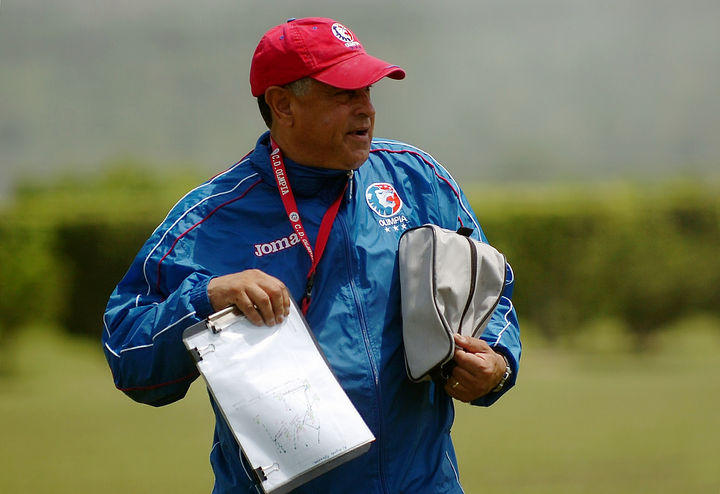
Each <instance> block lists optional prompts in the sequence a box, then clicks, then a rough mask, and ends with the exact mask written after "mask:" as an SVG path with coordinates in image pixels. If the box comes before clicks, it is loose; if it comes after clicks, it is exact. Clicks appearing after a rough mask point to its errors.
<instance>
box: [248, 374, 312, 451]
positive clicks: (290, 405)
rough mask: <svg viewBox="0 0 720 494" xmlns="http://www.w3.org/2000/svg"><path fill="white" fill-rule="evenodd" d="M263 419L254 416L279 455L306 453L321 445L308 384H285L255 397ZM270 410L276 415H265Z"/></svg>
mask: <svg viewBox="0 0 720 494" xmlns="http://www.w3.org/2000/svg"><path fill="white" fill-rule="evenodd" d="M258 400H262V401H264V403H263V405H264V406H263V407H262V409H264V410H265V411H266V412H265V414H263V415H259V414H258V415H256V416H255V423H256V424H257V425H258V426H260V427H262V429H263V430H264V431H265V434H267V436H268V438H269V439H270V440H271V441H272V443H273V445H274V446H275V449H276V450H277V452H278V453H279V454H294V453H298V452H300V451H303V450H305V451H307V450H308V449H312V448H313V447H317V445H319V444H320V421H319V419H318V417H317V414H316V412H315V410H314V408H313V405H314V404H315V403H316V402H317V401H318V397H317V395H316V394H315V393H314V392H313V389H312V387H311V386H310V383H309V382H308V381H307V380H296V381H292V382H288V383H285V384H284V385H282V386H278V387H277V388H274V389H272V390H270V391H268V392H267V393H266V394H265V395H264V396H262V397H258ZM268 410H272V411H273V412H275V413H272V414H268V413H267V411H268Z"/></svg>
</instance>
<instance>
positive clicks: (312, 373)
mask: <svg viewBox="0 0 720 494" xmlns="http://www.w3.org/2000/svg"><path fill="white" fill-rule="evenodd" d="M183 342H184V344H185V347H186V348H187V349H188V351H189V352H190V354H191V355H192V356H193V358H194V359H195V363H196V365H197V368H198V370H199V371H200V374H202V376H203V378H204V379H205V382H206V384H207V387H208V389H209V390H210V393H211V394H212V396H213V398H214V399H215V401H216V403H217V405H218V407H219V409H220V410H221V412H222V414H223V416H224V418H225V421H226V422H227V424H228V425H229V426H230V429H231V430H232V432H233V435H234V436H235V439H236V440H237V442H238V444H239V446H240V451H241V454H242V455H243V456H244V457H245V459H246V460H247V463H248V464H249V465H251V468H252V470H253V471H252V472H251V473H252V474H253V475H254V477H255V478H254V480H255V483H256V485H257V486H258V487H259V488H260V489H262V492H264V493H266V494H283V493H286V492H289V491H291V490H292V489H295V488H297V487H298V486H300V485H302V484H304V483H306V482H308V481H309V480H311V479H313V478H315V477H317V476H318V475H321V474H322V473H325V472H327V471H329V470H331V469H333V468H335V467H337V466H338V465H340V464H342V463H345V462H346V461H349V460H351V459H353V458H355V457H357V456H360V455H361V454H363V453H365V452H366V451H367V450H368V449H370V446H371V443H372V442H373V441H374V440H375V437H374V436H373V434H372V432H371V431H370V429H369V428H368V427H367V425H366V424H365V422H364V421H363V419H362V417H361V416H360V414H359V413H358V411H357V410H356V409H355V407H354V406H353V404H352V402H351V401H350V399H349V398H348V397H347V395H346V394H345V392H344V391H343V389H342V387H341V386H340V383H339V382H338V381H337V378H336V377H335V375H334V374H333V373H332V370H331V369H330V366H329V364H328V362H327V360H326V359H325V356H324V355H323V353H322V351H321V349H320V347H319V346H318V343H317V341H316V340H315V337H314V335H313V333H312V331H311V330H310V328H309V326H308V324H307V322H306V321H305V318H304V317H303V315H302V314H301V312H300V311H299V309H298V307H297V305H296V304H295V302H294V301H292V302H291V306H290V315H289V316H288V317H287V318H285V320H284V321H283V322H282V323H280V324H276V325H275V326H272V327H269V326H255V325H253V324H252V323H250V322H249V321H248V320H247V319H246V318H245V317H244V316H243V315H242V313H241V312H240V311H239V309H237V307H234V306H233V307H228V308H227V309H224V310H221V311H219V312H216V313H215V314H212V315H211V316H210V317H208V319H207V320H206V321H202V322H199V323H197V324H195V325H193V326H190V327H189V328H187V329H186V330H185V331H184V332H183Z"/></svg>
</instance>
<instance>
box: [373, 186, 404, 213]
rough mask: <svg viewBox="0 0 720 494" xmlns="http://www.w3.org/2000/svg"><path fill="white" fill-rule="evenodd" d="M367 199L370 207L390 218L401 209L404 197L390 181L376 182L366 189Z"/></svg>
mask: <svg viewBox="0 0 720 494" xmlns="http://www.w3.org/2000/svg"><path fill="white" fill-rule="evenodd" d="M365 200H366V201H367V204H368V206H370V209H372V210H373V211H375V213H377V214H378V215H380V216H382V217H383V218H389V217H390V216H393V215H395V214H397V213H398V211H400V208H402V205H403V203H402V199H400V196H399V195H398V193H397V192H396V191H395V187H393V186H392V185H390V184H388V183H374V184H371V185H370V186H368V188H367V189H366V190H365Z"/></svg>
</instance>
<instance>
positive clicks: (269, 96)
mask: <svg viewBox="0 0 720 494" xmlns="http://www.w3.org/2000/svg"><path fill="white" fill-rule="evenodd" d="M292 96H293V94H292V93H291V92H290V90H289V89H286V88H284V87H280V86H270V87H269V88H267V89H266V90H265V102H266V103H267V105H268V106H269V107H270V111H272V117H273V124H277V125H281V126H283V127H292V125H293V123H294V121H295V119H294V115H293V111H292V105H291V104H290V103H291V99H292Z"/></svg>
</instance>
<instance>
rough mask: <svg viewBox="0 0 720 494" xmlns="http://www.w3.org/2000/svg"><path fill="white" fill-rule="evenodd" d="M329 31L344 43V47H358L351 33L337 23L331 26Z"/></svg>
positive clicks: (358, 44)
mask: <svg viewBox="0 0 720 494" xmlns="http://www.w3.org/2000/svg"><path fill="white" fill-rule="evenodd" d="M331 29H332V33H333V34H334V35H335V37H336V38H337V39H339V40H340V41H342V42H343V43H345V46H347V47H348V48H353V47H355V46H360V43H358V42H357V41H355V37H354V36H353V33H352V31H350V30H349V29H348V28H346V27H345V26H343V25H342V24H340V23H339V22H336V23H335V24H333V25H332V28H331Z"/></svg>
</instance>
